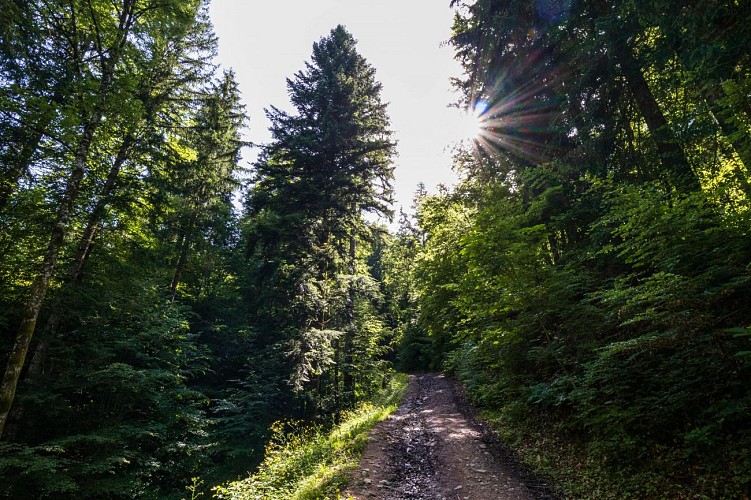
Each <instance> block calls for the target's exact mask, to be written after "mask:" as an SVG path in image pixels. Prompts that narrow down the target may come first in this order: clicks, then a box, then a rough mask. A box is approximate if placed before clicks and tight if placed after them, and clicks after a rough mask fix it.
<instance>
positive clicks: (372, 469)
mask: <svg viewBox="0 0 751 500" xmlns="http://www.w3.org/2000/svg"><path fill="white" fill-rule="evenodd" d="M350 496H351V497H352V498H355V499H357V500H365V499H389V500H402V499H416V500H441V499H444V500H455V499H458V500H495V499H498V500H505V499H509V500H511V499H513V500H524V499H557V498H558V497H557V496H556V495H554V494H553V493H551V492H550V490H549V488H548V487H547V485H545V484H544V483H543V482H541V481H539V480H537V479H536V478H535V477H534V476H533V475H532V474H531V473H530V472H529V471H528V470H526V469H525V468H524V467H523V466H522V465H521V464H520V463H519V462H518V461H517V460H516V459H515V458H514V457H513V455H512V454H511V453H510V452H509V451H508V450H507V449H506V448H505V447H504V446H503V444H502V443H500V442H499V441H498V440H497V438H495V436H494V435H493V434H492V433H491V432H489V431H488V430H487V429H486V428H485V427H484V426H483V425H482V424H481V423H479V422H478V421H477V420H476V419H475V418H474V415H473V413H472V409H471V407H470V406H469V405H467V403H466V401H465V399H464V397H463V393H462V391H461V388H460V387H459V386H458V385H457V384H456V383H455V382H453V381H451V380H449V379H448V378H446V377H444V376H443V375H438V374H422V375H411V376H410V382H409V388H408V390H407V395H406V396H405V398H404V401H403V403H402V404H401V406H400V407H399V408H398V409H397V410H396V412H394V413H393V414H392V415H391V416H390V417H389V418H388V419H387V420H384V421H383V422H381V423H380V424H378V425H377V426H376V427H375V428H374V429H373V430H372V431H371V432H370V436H369V439H368V444H367V446H366V448H365V452H364V454H363V458H362V461H361V462H360V467H359V469H357V470H356V471H355V472H354V474H353V477H352V478H351V480H350V483H349V489H348V490H347V491H346V492H344V498H348V497H350Z"/></svg>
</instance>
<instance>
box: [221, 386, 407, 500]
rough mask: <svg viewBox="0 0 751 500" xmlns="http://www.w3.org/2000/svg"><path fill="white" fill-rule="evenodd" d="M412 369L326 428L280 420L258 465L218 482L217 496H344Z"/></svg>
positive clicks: (284, 499)
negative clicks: (369, 439)
mask: <svg viewBox="0 0 751 500" xmlns="http://www.w3.org/2000/svg"><path fill="white" fill-rule="evenodd" d="M406 388H407V375H404V374H397V375H395V376H394V377H393V378H392V379H391V382H390V383H389V386H388V387H387V388H386V389H384V390H383V391H382V392H381V393H380V394H379V395H378V396H377V397H376V398H374V399H373V400H372V401H368V402H364V403H361V404H360V405H359V406H358V407H357V408H355V409H354V410H352V411H349V412H346V413H344V414H343V415H342V417H341V423H339V424H338V425H336V426H334V427H333V428H332V429H330V430H328V431H326V430H325V429H323V428H321V427H301V428H297V429H294V430H292V431H291V432H290V431H288V430H287V429H288V428H289V427H290V426H292V427H293V428H294V427H295V425H294V423H290V422H278V423H277V424H275V425H274V427H273V428H272V429H273V431H274V437H273V438H272V439H271V441H270V442H269V444H268V445H267V447H266V454H265V458H264V460H263V462H262V463H261V465H260V466H259V468H258V470H257V471H256V472H255V473H253V474H252V475H251V476H250V477H248V478H247V479H243V480H240V481H234V482H231V483H228V484H226V485H223V486H217V487H215V488H214V493H215V497H216V498H227V499H233V500H249V499H264V500H275V499H279V500H288V499H299V500H305V499H333V498H337V497H339V496H340V493H339V492H340V491H341V490H342V489H344V487H345V486H346V483H347V478H348V476H349V474H350V472H351V471H352V470H353V469H354V468H355V467H357V464H358V462H359V458H360V456H361V454H362V451H363V449H364V447H365V442H366V439H367V432H368V431H369V430H370V429H371V428H372V427H373V426H374V425H375V424H377V423H378V422H380V421H381V420H383V419H385V418H386V417H388V416H389V415H390V414H391V413H392V412H393V411H394V410H395V409H396V407H397V406H398V404H399V402H400V401H401V400H402V398H403V397H404V394H405V392H406Z"/></svg>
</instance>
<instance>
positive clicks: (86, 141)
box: [0, 119, 99, 437]
mask: <svg viewBox="0 0 751 500" xmlns="http://www.w3.org/2000/svg"><path fill="white" fill-rule="evenodd" d="M98 124H99V120H98V119H94V120H92V121H91V122H90V123H89V126H87V127H86V130H85V131H84V133H83V135H82V137H81V142H80V144H79V147H78V150H77V152H76V157H75V161H74V165H73V170H72V171H71V174H70V177H69V178H68V184H67V186H66V188H65V194H64V195H63V199H62V201H61V204H60V209H59V210H58V215H57V220H56V222H55V225H54V226H53V228H52V235H51V237H50V241H49V243H48V244H47V251H46V252H45V255H44V259H43V261H42V266H41V268H40V271H39V274H37V277H36V278H35V279H34V283H33V284H32V286H31V293H30V294H29V300H28V301H27V303H26V307H24V311H23V316H22V317H21V326H20V327H19V329H18V331H17V332H16V340H15V343H14V344H13V349H12V350H11V354H10V357H9V358H8V364H7V367H6V369H5V373H4V375H3V381H2V385H0V437H2V432H3V430H4V428H5V423H6V422H7V420H8V414H9V413H10V409H11V406H12V405H13V399H14V398H15V395H16V386H17V385H18V379H19V377H20V376H21V370H22V369H23V365H24V362H25V360H26V353H27V352H28V350H29V344H30V343H31V338H32V336H33V335H34V329H35V328H36V322H37V317H38V316H39V311H40V310H41V308H42V303H43V302H44V297H45V296H46V294H47V289H48V288H49V284H50V280H51V279H52V273H53V272H54V270H55V264H56V262H57V258H58V255H59V254H60V250H61V248H62V246H63V243H64V242H65V236H66V233H67V231H68V224H69V222H70V217H71V213H72V211H73V206H74V204H75V200H76V198H78V191H79V190H80V187H81V182H82V180H83V177H84V172H85V167H86V160H87V158H88V155H89V150H90V147H91V142H92V139H93V137H94V132H95V130H96V128H97V126H98Z"/></svg>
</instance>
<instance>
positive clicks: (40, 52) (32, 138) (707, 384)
mask: <svg viewBox="0 0 751 500" xmlns="http://www.w3.org/2000/svg"><path fill="white" fill-rule="evenodd" d="M446 1H447V5H446V8H452V9H454V11H455V20H454V25H453V29H452V36H451V39H450V40H449V44H450V45H451V46H452V47H453V49H454V51H455V54H456V58H457V60H458V61H460V62H461V64H462V67H463V74H462V75H457V78H456V79H455V81H454V82H453V84H454V85H455V87H456V88H457V89H458V90H459V92H460V96H461V97H460V99H461V102H460V103H459V105H460V106H461V107H463V108H466V109H468V110H469V111H470V113H474V115H475V116H476V117H477V120H478V124H479V130H480V132H479V133H478V135H477V137H474V138H472V139H470V140H467V141H465V142H463V143H461V144H459V145H457V146H456V153H455V157H454V164H455V168H456V170H457V172H458V173H459V174H460V178H461V181H460V182H459V183H458V184H457V185H456V186H453V187H450V188H443V189H441V190H440V191H439V192H438V193H436V194H428V193H426V192H425V190H424V189H423V188H418V189H417V192H416V195H415V200H414V207H413V209H414V210H413V212H410V213H404V212H400V213H399V214H397V217H398V221H399V226H398V229H397V230H395V231H394V230H389V228H387V227H386V226H384V225H381V224H378V223H374V222H371V221H372V220H374V219H375V216H380V217H393V216H394V215H395V214H393V213H392V207H391V205H392V187H391V183H392V180H393V174H394V167H393V161H394V157H395V156H396V154H397V141H396V136H395V134H393V133H392V131H391V130H390V123H389V117H388V106H387V105H386V103H384V102H383V101H382V100H381V84H380V83H379V81H378V79H377V71H376V70H377V68H374V67H373V66H371V65H370V64H369V63H368V62H367V60H366V58H365V57H363V55H361V54H360V53H359V52H358V50H357V43H356V34H350V33H349V32H348V31H347V30H346V29H345V27H343V26H337V27H334V28H333V29H332V30H331V32H330V33H328V34H327V35H326V36H324V37H322V38H321V39H320V40H319V41H318V42H316V43H315V44H313V50H312V55H311V59H310V61H309V62H308V63H306V65H305V66H304V67H303V68H301V70H300V71H299V72H297V73H295V74H294V75H290V78H289V80H288V81H287V90H288V94H289V97H290V101H291V103H292V108H291V109H292V111H283V110H282V109H281V108H277V107H274V106H270V107H269V109H268V110H267V116H268V118H269V121H270V123H271V128H270V131H271V134H272V139H271V140H270V141H269V142H268V143H267V144H263V145H260V146H259V148H258V150H259V151H260V153H259V155H258V158H257V159H256V160H255V161H254V162H253V163H252V164H251V165H249V166H248V165H243V162H242V161H241V160H240V158H241V151H242V150H243V148H245V147H246V146H248V144H246V143H245V142H244V141H243V139H242V131H243V128H244V127H246V126H248V125H250V126H253V125H254V124H253V123H250V124H248V119H247V117H246V114H245V110H244V108H243V106H242V104H241V98H240V92H239V88H238V84H237V82H236V79H235V75H234V74H233V73H232V71H229V70H227V71H222V70H221V69H220V68H218V67H217V66H216V64H214V62H212V61H213V59H214V57H215V54H216V50H217V40H216V37H215V35H214V34H213V32H212V27H211V24H210V22H209V20H208V14H207V5H206V3H205V2H204V1H203V0H161V1H160V2H154V1H152V0H117V1H110V0H107V1H104V0H65V1H61V0H45V1H41V2H34V1H27V0H0V89H1V91H0V141H1V142H0V284H1V286H0V361H2V366H4V367H5V370H4V372H3V379H2V385H1V386H0V496H4V497H10V498H41V497H54V498H183V497H184V496H185V491H186V487H189V486H190V485H191V484H192V485H193V487H194V488H195V487H196V486H195V485H196V482H195V481H196V480H195V479H193V478H198V477H200V478H201V484H202V485H204V486H205V488H206V491H205V492H204V493H205V494H207V495H208V494H210V493H209V491H208V489H209V488H210V487H211V486H212V485H218V484H221V483H225V482H227V481H230V480H233V479H237V478H238V477H240V476H242V475H244V474H245V473H246V472H247V471H249V470H252V469H253V468H254V467H255V466H257V465H258V464H259V463H261V460H262V459H263V453H264V446H265V444H266V443H267V442H268V440H269V438H270V436H271V434H272V433H273V432H278V431H279V430H280V428H282V429H283V428H284V427H285V426H289V427H300V426H301V427H306V426H312V425H316V426H319V427H321V428H329V427H331V426H334V425H335V424H337V423H338V422H339V421H340V419H341V415H342V412H344V411H346V410H352V409H353V408H357V407H358V405H359V404H360V403H361V402H363V401H366V400H368V399H370V398H372V397H374V396H375V395H376V394H377V393H378V392H379V391H380V390H381V389H382V388H384V387H386V386H388V385H389V383H390V381H391V379H392V376H393V374H394V371H395V370H399V371H424V370H443V371H445V372H446V373H449V374H451V375H453V376H455V377H456V378H457V379H458V380H459V381H460V382H462V383H463V384H464V386H465V387H466V389H467V393H468V396H469V398H470V399H471V400H472V401H473V402H474V403H475V404H476V405H477V406H478V407H480V408H481V409H482V410H483V416H484V418H485V419H487V420H488V421H489V422H490V423H491V424H492V425H494V426H495V427H496V429H497V430H498V432H499V433H500V434H501V436H502V437H503V438H504V439H505V440H506V442H507V443H508V445H509V446H510V447H511V448H513V449H514V450H515V451H516V452H517V453H518V454H519V455H520V456H521V458H522V459H524V460H525V461H526V462H527V463H528V464H529V465H530V466H531V467H532V468H533V469H535V470H536V472H537V473H539V474H541V475H542V476H544V477H547V478H549V479H550V480H551V481H552V483H553V484H554V485H556V487H557V488H558V489H559V490H560V491H561V492H562V493H564V494H565V495H568V496H572V497H577V498H586V497H590V498H604V497H610V498H613V497H628V496H631V497H636V498H644V497H666V498H689V497H690V498H696V497H704V498H748V497H749V495H751V426H750V425H749V424H751V384H749V381H751V234H749V233H750V232H751V172H750V171H749V169H751V52H749V50H748V48H749V47H750V46H751V3H750V2H749V1H748V0H740V1H734V2H731V1H719V0H688V1H685V2H680V3H675V4H674V2H658V1H654V0H635V1H632V2H616V1H612V0H582V1H579V2H573V1H571V0H560V1H554V0H524V1H514V2H512V1H510V0H476V1H474V2H466V3H465V2H461V1H458V0H454V1H452V2H451V5H448V0H446ZM447 104H448V103H447ZM447 126H449V125H447ZM275 422H276V424H275ZM280 422H282V423H280ZM284 422H286V423H284ZM293 422H294V424H293ZM194 493H195V491H194Z"/></svg>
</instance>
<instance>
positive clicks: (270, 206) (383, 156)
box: [248, 26, 395, 406]
mask: <svg viewBox="0 0 751 500" xmlns="http://www.w3.org/2000/svg"><path fill="white" fill-rule="evenodd" d="M355 46H356V41H355V39H354V38H353V37H352V35H350V34H349V33H348V32H347V31H346V30H345V28H344V27H343V26H337V27H336V28H334V29H333V30H332V31H331V33H330V34H329V36H327V37H324V38H322V39H321V40H320V41H319V42H317V43H315V44H314V45H313V56H312V60H311V62H310V63H306V67H305V69H304V70H302V71H300V72H298V73H297V74H295V76H294V78H292V79H289V80H287V88H288V92H289V95H290V100H291V101H292V104H293V106H294V108H295V113H293V114H290V113H286V112H284V111H281V110H279V109H277V108H274V107H272V108H271V110H269V111H267V115H268V117H269V119H270V120H271V122H272V125H271V133H272V137H273V140H272V142H271V143H270V144H268V145H266V146H264V147H263V150H262V154H261V156H260V160H259V162H258V163H257V164H256V179H255V186H254V188H253V190H252V192H251V194H250V197H249V201H248V218H249V220H250V230H249V232H248V238H249V243H250V247H249V249H250V251H251V253H252V254H254V255H255V260H256V262H258V265H257V267H256V270H255V283H256V285H255V288H254V289H255V290H257V291H258V292H259V295H261V294H262V295H265V299H263V298H261V301H260V302H256V306H257V307H260V308H261V309H263V308H264V307H266V309H265V311H266V313H265V316H266V317H267V318H270V317H274V319H273V320H272V321H271V323H270V324H269V327H270V328H273V329H280V330H289V331H295V332H297V333H296V334H293V336H294V337H295V341H294V342H296V343H295V345H296V346H297V347H296V348H295V353H296V357H297V361H296V366H297V369H296V371H295V373H296V376H295V377H294V378H295V379H296V381H297V383H298V384H303V383H305V382H309V381H311V380H312V378H315V377H319V376H321V375H323V371H324V369H325V368H326V367H329V366H333V367H334V370H333V375H331V378H332V380H331V384H332V385H333V391H334V394H333V397H334V398H335V399H338V397H339V394H338V387H339V375H340V373H341V375H342V377H343V379H342V380H343V385H344V391H345V396H346V398H347V399H348V400H351V399H352V397H353V394H354V378H353V367H352V365H353V363H352V361H353V359H352V355H353V350H354V342H355V337H356V332H355V329H356V319H355V302H356V295H357V292H356V281H357V280H356V275H357V273H358V271H357V262H356V260H357V244H356V242H357V239H358V236H359V235H360V234H362V233H363V232H364V227H365V226H364V223H363V219H362V215H363V213H364V212H372V213H377V214H383V215H386V214H389V209H388V204H389V202H390V196H391V187H390V181H391V178H392V170H393V168H392V166H391V157H392V156H393V155H394V154H395V143H394V142H393V141H392V140H391V133H390V131H389V130H388V125H389V120H388V116H387V114H386V105H385V104H384V103H383V102H382V101H381V98H380V92H381V84H380V83H378V82H377V81H376V80H375V69H374V68H373V67H372V66H370V65H369V64H368V63H367V61H366V60H365V59H364V58H363V57H362V56H361V55H360V54H359V53H358V52H357V50H356V47H355ZM262 283H267V284H270V285H271V289H272V290H273V291H272V292H271V293H270V294H269V288H268V287H265V286H264V285H263V284H262ZM261 289H265V291H262V290H261ZM282 297H283V301H285V302H286V303H287V304H288V305H289V306H290V307H291V309H289V308H286V307H284V306H282V307H281V308H279V299H280V298H282ZM264 301H265V304H266V305H265V306H264ZM272 302H273V303H274V304H275V305H274V306H272V305H271V303H272ZM272 307H273V309H272ZM290 311H294V313H293V314H289V312H290ZM261 315H262V316H263V315H264V314H261ZM339 339H341V341H340V340H339ZM336 405H337V404H335V406H336Z"/></svg>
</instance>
